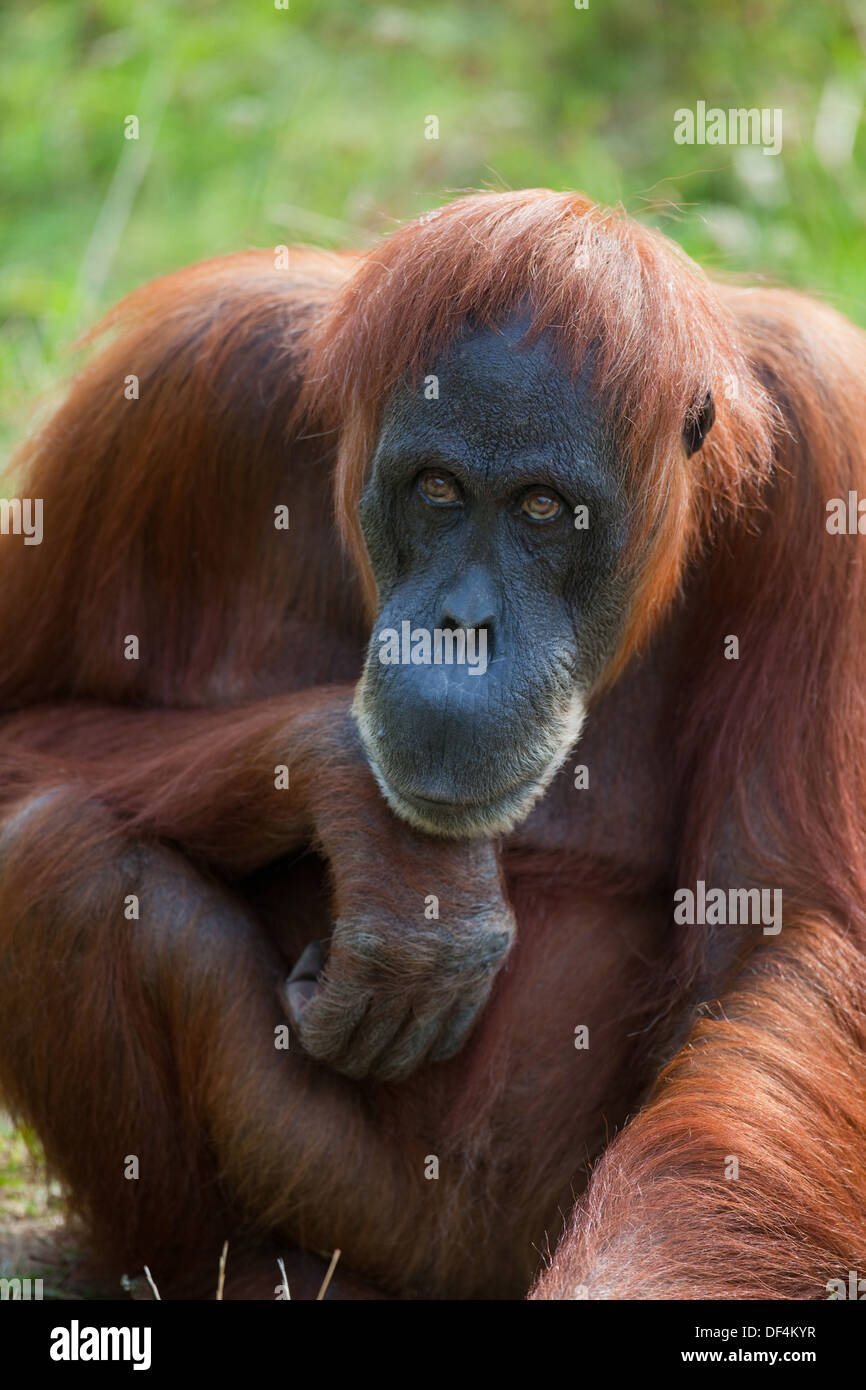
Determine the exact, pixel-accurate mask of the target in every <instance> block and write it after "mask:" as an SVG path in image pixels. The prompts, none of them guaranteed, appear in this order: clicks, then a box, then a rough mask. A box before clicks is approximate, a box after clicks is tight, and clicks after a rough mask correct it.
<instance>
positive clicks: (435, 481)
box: [418, 468, 460, 507]
mask: <svg viewBox="0 0 866 1390" xmlns="http://www.w3.org/2000/svg"><path fill="white" fill-rule="evenodd" d="M418 491H419V492H420V493H421V496H422V497H423V498H424V500H425V502H432V503H433V506H434V507H453V506H456V504H457V503H458V502H459V501H460V490H459V488H458V487H457V484H456V482H455V481H454V479H453V478H452V476H451V474H450V473H438V472H437V471H436V469H435V468H428V469H427V470H426V471H425V472H424V473H422V474H421V476H420V478H419V479H418Z"/></svg>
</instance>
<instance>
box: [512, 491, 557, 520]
mask: <svg viewBox="0 0 866 1390" xmlns="http://www.w3.org/2000/svg"><path fill="white" fill-rule="evenodd" d="M520 510H521V511H522V512H523V514H524V516H528V517H529V519H530V520H531V521H555V520H556V518H557V517H558V516H560V515H561V513H562V503H561V501H560V500H559V498H558V497H557V495H556V493H555V492H547V491H545V489H544V488H533V489H532V490H531V492H527V493H524V496H523V501H522V502H521V504H520Z"/></svg>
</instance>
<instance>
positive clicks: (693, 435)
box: [683, 391, 716, 458]
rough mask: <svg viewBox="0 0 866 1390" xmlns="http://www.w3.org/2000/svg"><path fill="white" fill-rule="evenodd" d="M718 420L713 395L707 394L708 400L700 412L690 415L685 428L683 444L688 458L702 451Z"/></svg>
mask: <svg viewBox="0 0 866 1390" xmlns="http://www.w3.org/2000/svg"><path fill="white" fill-rule="evenodd" d="M715 418H716V406H715V402H714V401H713V397H712V393H711V392H710V391H708V392H707V395H706V400H705V401H704V403H703V405H702V406H701V408H700V410H699V411H697V413H696V414H695V415H690V416H689V417H688V419H687V420H686V423H685V425H684V426H683V444H684V446H685V450H686V456H687V457H689V458H690V457H691V455H692V454H696V453H697V451H698V449H700V447H701V445H702V444H703V442H704V440H705V439H706V437H707V435H708V434H709V432H710V430H711V429H712V427H713V421H714V420H715Z"/></svg>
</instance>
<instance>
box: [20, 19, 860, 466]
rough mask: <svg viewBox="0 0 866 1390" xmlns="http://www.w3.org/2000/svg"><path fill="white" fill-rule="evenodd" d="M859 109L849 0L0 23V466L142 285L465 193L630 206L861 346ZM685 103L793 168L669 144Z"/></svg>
mask: <svg viewBox="0 0 866 1390" xmlns="http://www.w3.org/2000/svg"><path fill="white" fill-rule="evenodd" d="M864 91H866V0H822V3H820V4H818V3H810V2H809V0H713V3H712V4H707V3H704V0H589V8H588V9H587V10H577V9H575V7H574V2H573V0H504V3H494V0H461V2H460V3H451V0H435V3H434V0H430V2H429V3H419V0H405V3H403V4H399V5H377V4H362V3H358V2H357V0H327V3H326V2H325V0H290V8H289V9H288V10H282V9H277V8H276V7H275V4H274V0H141V3H135V0H78V2H77V3H73V2H72V0H43V2H42V3H40V0H5V3H4V6H3V9H2V12H0V181H2V182H0V208H2V212H0V393H2V399H0V407H2V409H0V421H2V423H0V447H3V449H4V451H5V450H8V447H9V444H10V442H11V441H12V439H13V437H15V436H17V435H20V433H21V432H22V430H23V429H24V428H25V427H26V424H27V421H28V418H29V415H30V413H31V412H32V402H33V400H34V398H36V397H38V396H40V395H41V394H42V393H43V392H44V391H45V389H46V388H47V387H48V386H49V385H50V384H52V383H54V382H55V381H57V380H58V379H60V378H62V376H63V374H64V372H66V371H68V370H69V365H70V364H69V361H68V359H67V358H66V356H65V350H66V349H68V347H69V345H70V343H71V342H72V341H73V340H74V338H75V336H76V334H78V333H79V332H80V331H81V330H82V329H83V328H84V327H86V326H87V324H88V323H90V322H92V321H93V319H94V318H95V317H96V316H98V314H99V313H100V311H101V310H103V309H104V308H106V307H107V306H108V305H109V304H110V303H111V302H112V301H113V300H115V299H116V298H117V297H118V296H119V295H120V294H122V293H123V292H124V291H126V290H127V289H130V288H131V287H132V286H134V285H137V284H139V283H141V282H142V281H144V280H146V279H148V278H150V277H152V276H154V275H158V274H160V273H161V272H164V271H167V270H170V269H172V268H174V267H177V266H179V265H182V264H184V263H185V262H189V261H192V260H195V259H198V258H202V257H206V256H211V255H215V254H218V253H221V252H226V251H230V250H233V249H237V248H240V247H246V246H269V245H275V244H278V243H282V242H293V241H306V242H312V243H317V244H320V245H326V246H337V245H361V246H365V245H369V244H370V243H371V242H372V241H373V240H374V239H375V237H376V236H377V235H379V234H380V233H382V232H383V231H385V230H387V229H388V228H390V227H392V226H394V225H395V223H396V222H398V221H400V220H402V219H405V218H407V217H411V216H414V215H415V214H417V213H419V212H421V211H422V210H424V209H426V208H429V207H433V206H436V205H437V204H438V203H440V202H442V201H444V200H445V199H446V198H448V197H449V196H451V195H452V194H453V193H454V192H455V191H457V190H462V189H467V188H477V187H493V188H498V187H520V186H526V185H529V186H538V185H546V186H551V187H554V188H580V189H583V190H584V191H586V192H588V193H590V194H591V195H592V196H593V197H595V198H597V199H599V200H601V201H606V202H611V201H616V200H622V201H623V202H624V203H625V205H626V207H627V208H628V209H629V210H630V211H633V212H635V213H638V214H641V215H645V216H648V217H649V218H650V219H651V220H653V221H655V222H656V223H658V224H659V225H661V226H663V227H664V228H665V229H666V230H667V231H669V232H670V233H671V234H672V235H673V236H675V237H676V238H677V239H678V240H680V241H681V242H682V244H683V245H684V246H685V247H686V248H687V249H688V250H689V251H690V252H691V253H692V254H694V255H695V256H697V257H698V258H700V259H702V260H703V261H704V262H705V263H706V264H708V265H709V266H712V267H716V268H719V269H726V270H733V271H749V272H757V273H760V274H763V275H765V276H768V277H770V278H773V279H775V280H781V281H788V282H791V283H796V284H799V285H804V286H807V287H810V288H812V289H814V290H816V291H818V292H819V293H821V294H823V295H825V296H828V297H830V298H831V299H832V300H833V301H834V302H835V303H837V304H838V305H839V306H840V307H841V308H842V309H844V310H845V311H846V312H847V313H849V314H850V315H851V316H852V317H854V318H856V319H859V320H860V321H862V322H866V178H864V173H866V129H864V125H866V122H863V121H860V120H859V116H860V114H862V112H861V107H862V102H863V97H864ZM698 100H704V101H706V102H707V103H708V105H710V106H712V105H716V106H721V107H725V108H727V107H729V106H748V107H751V106H756V107H781V108H782V109H783V112H784V118H783V119H784V150H783V153H782V155H781V156H780V157H779V158H777V159H771V158H768V157H766V156H764V155H762V154H761V152H760V151H759V150H755V149H736V148H729V147H726V146H703V147H701V146H679V145H676V144H675V143H674V140H673V128H674V119H673V113H674V111H675V110H676V109H677V108H678V107H681V106H689V107H694V105H695V103H696V101H698ZM131 114H135V115H137V116H138V117H139V120H140V124H141V139H140V140H139V141H138V142H135V141H128V140H125V139H124V138H123V130H124V118H125V117H126V116H128V115H131ZM428 115H436V116H438V118H439V122H440V138H439V139H438V140H435V141H434V140H427V139H425V138H424V121H425V117H426V116H428ZM855 130H856V137H855V138H853V140H852V136H853V135H854V131H855Z"/></svg>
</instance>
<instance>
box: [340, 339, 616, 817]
mask: <svg viewBox="0 0 866 1390" xmlns="http://www.w3.org/2000/svg"><path fill="white" fill-rule="evenodd" d="M525 329H526V321H525V320H523V319H521V318H516V319H513V320H512V321H510V322H509V323H508V324H506V325H505V327H504V329H502V330H498V331H492V330H484V331H477V332H466V333H464V335H463V337H462V339H461V340H460V341H458V343H456V344H455V345H454V346H452V347H451V348H450V349H449V350H448V351H447V352H446V353H445V354H444V355H443V357H442V358H441V359H440V360H439V361H438V362H437V363H436V364H435V366H434V367H433V368H432V374H433V375H435V377H436V378H438V388H439V397H438V399H426V398H425V384H424V382H422V383H421V384H420V385H419V387H418V389H417V390H416V391H414V392H410V390H409V389H408V388H407V387H405V386H401V387H399V388H398V389H397V390H396V391H395V392H394V394H393V395H392V397H391V398H390V400H389V401H388V403H387V406H386V409H385V411H384V416H383V422H382V427H381V432H380V435H379V439H378V443H377V447H376V451H375V454H374V458H373V464H372V470H371V475H370V478H369V481H368V483H367V485H366V487H365V490H364V493H363V497H362V500H361V511H360V515H361V524H362V527H363V531H364V537H365V540H366V543H367V548H368V551H369V555H370V560H371V563H372V566H373V572H374V575H375V578H376V582H377V585H378V590H379V604H380V608H379V615H378V617H377V619H376V623H375V625H374V628H373V633H372V637H371V642H370V648H369V653H368V659H367V664H366V668H365V673H364V677H363V680H362V683H361V686H360V687H359V692H358V698H357V700H356V706H355V711H356V715H357V717H358V723H359V726H360V729H361V733H362V737H363V740H364V744H365V748H366V751H367V755H368V757H369V759H370V763H371V766H372V768H373V770H374V772H375V773H376V775H377V777H378V779H379V782H380V785H381V786H382V790H383V792H384V793H385V795H386V797H387V798H388V801H389V802H390V804H391V806H392V807H393V809H394V810H395V811H396V812H397V813H398V814H399V815H400V816H402V817H403V818H404V819H406V820H408V821H409V822H410V823H412V824H413V825H416V826H419V827H420V828H423V829H425V830H427V831H432V832H433V833H437V834H443V835H473V834H486V835H490V834H496V833H499V832H501V831H504V830H507V829H510V828H511V826H513V825H514V824H515V823H516V822H517V821H518V820H520V819H521V818H522V817H523V816H525V815H526V814H527V812H528V811H529V809H530V808H531V806H532V804H533V802H534V801H535V800H536V798H537V797H538V796H539V795H540V794H541V792H542V791H543V790H544V788H545V787H546V785H547V783H548V782H549V780H550V778H551V777H552V775H553V773H554V772H555V771H556V769H557V768H558V767H559V766H560V765H561V763H562V761H563V759H564V758H565V756H566V755H567V753H568V751H569V749H570V747H571V746H572V744H573V743H574V742H575V740H576V738H577V736H578V734H579V731H580V726H581V723H582V720H583V712H584V706H585V701H586V699H587V697H588V695H589V692H590V691H591V689H592V686H593V684H594V683H595V682H596V681H597V679H598V677H599V675H600V674H601V672H602V671H603V670H604V667H605V665H606V663H607V661H608V660H609V659H610V656H611V654H612V652H613V650H614V648H615V646H616V641H617V637H618V635H619V633H620V631H621V627H622V623H623V619H624V616H625V611H626V606H627V597H628V596H627V594H626V592H625V588H624V581H623V579H622V577H621V574H620V573H619V567H618V560H619V557H620V555H621V552H622V548H623V545H624V542H625V539H626V500H625V497H624V494H623V491H622V486H621V483H620V468H619V464H620V460H619V457H618V453H617V449H616V446H615V442H614V440H613V439H612V437H611V434H610V432H609V430H607V429H606V428H604V426H603V424H602V419H601V412H600V409H599V407H598V405H597V404H596V403H595V402H594V401H593V400H592V397H591V395H590V392H589V390H588V385H587V379H586V378H587V375H588V373H587V372H584V374H583V376H581V377H580V378H578V379H577V380H576V381H574V380H572V379H571V378H570V377H569V375H568V373H567V372H566V371H564V370H563V368H562V367H561V366H560V365H558V363H557V362H556V360H555V358H554V355H553V353H552V350H551V346H550V344H549V342H547V341H545V339H544V338H543V337H542V338H541V339H539V340H538V341H537V342H535V343H534V344H533V345H532V346H530V347H518V346H517V344H518V340H519V339H520V338H521V336H522V335H523V333H524V332H525ZM427 381H428V383H429V377H428V378H427ZM428 389H429V386H428ZM578 506H585V507H587V508H588V512H589V519H588V527H587V529H576V528H575V510H574V509H575V507H578ZM406 620H408V621H409V622H410V623H411V628H412V629H413V630H414V629H419V628H426V629H428V630H433V629H435V628H440V629H445V628H450V629H460V628H463V629H466V630H469V629H475V630H476V639H475V640H476V641H478V634H479V633H480V630H481V629H484V631H485V633H486V642H487V663H488V664H487V669H486V671H485V672H484V673H483V674H472V673H471V667H470V666H469V665H468V664H466V663H464V664H450V665H449V664H439V665H436V664H423V665H413V664H406V665H404V664H383V663H382V661H381V660H380V650H381V649H382V645H383V644H382V642H381V641H380V640H379V634H380V633H382V632H383V631H384V630H386V629H395V630H396V631H397V632H398V633H399V632H400V631H401V624H402V623H403V622H404V621H406ZM478 650H479V649H478V648H477V647H476V651H478ZM482 664H483V663H482Z"/></svg>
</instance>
